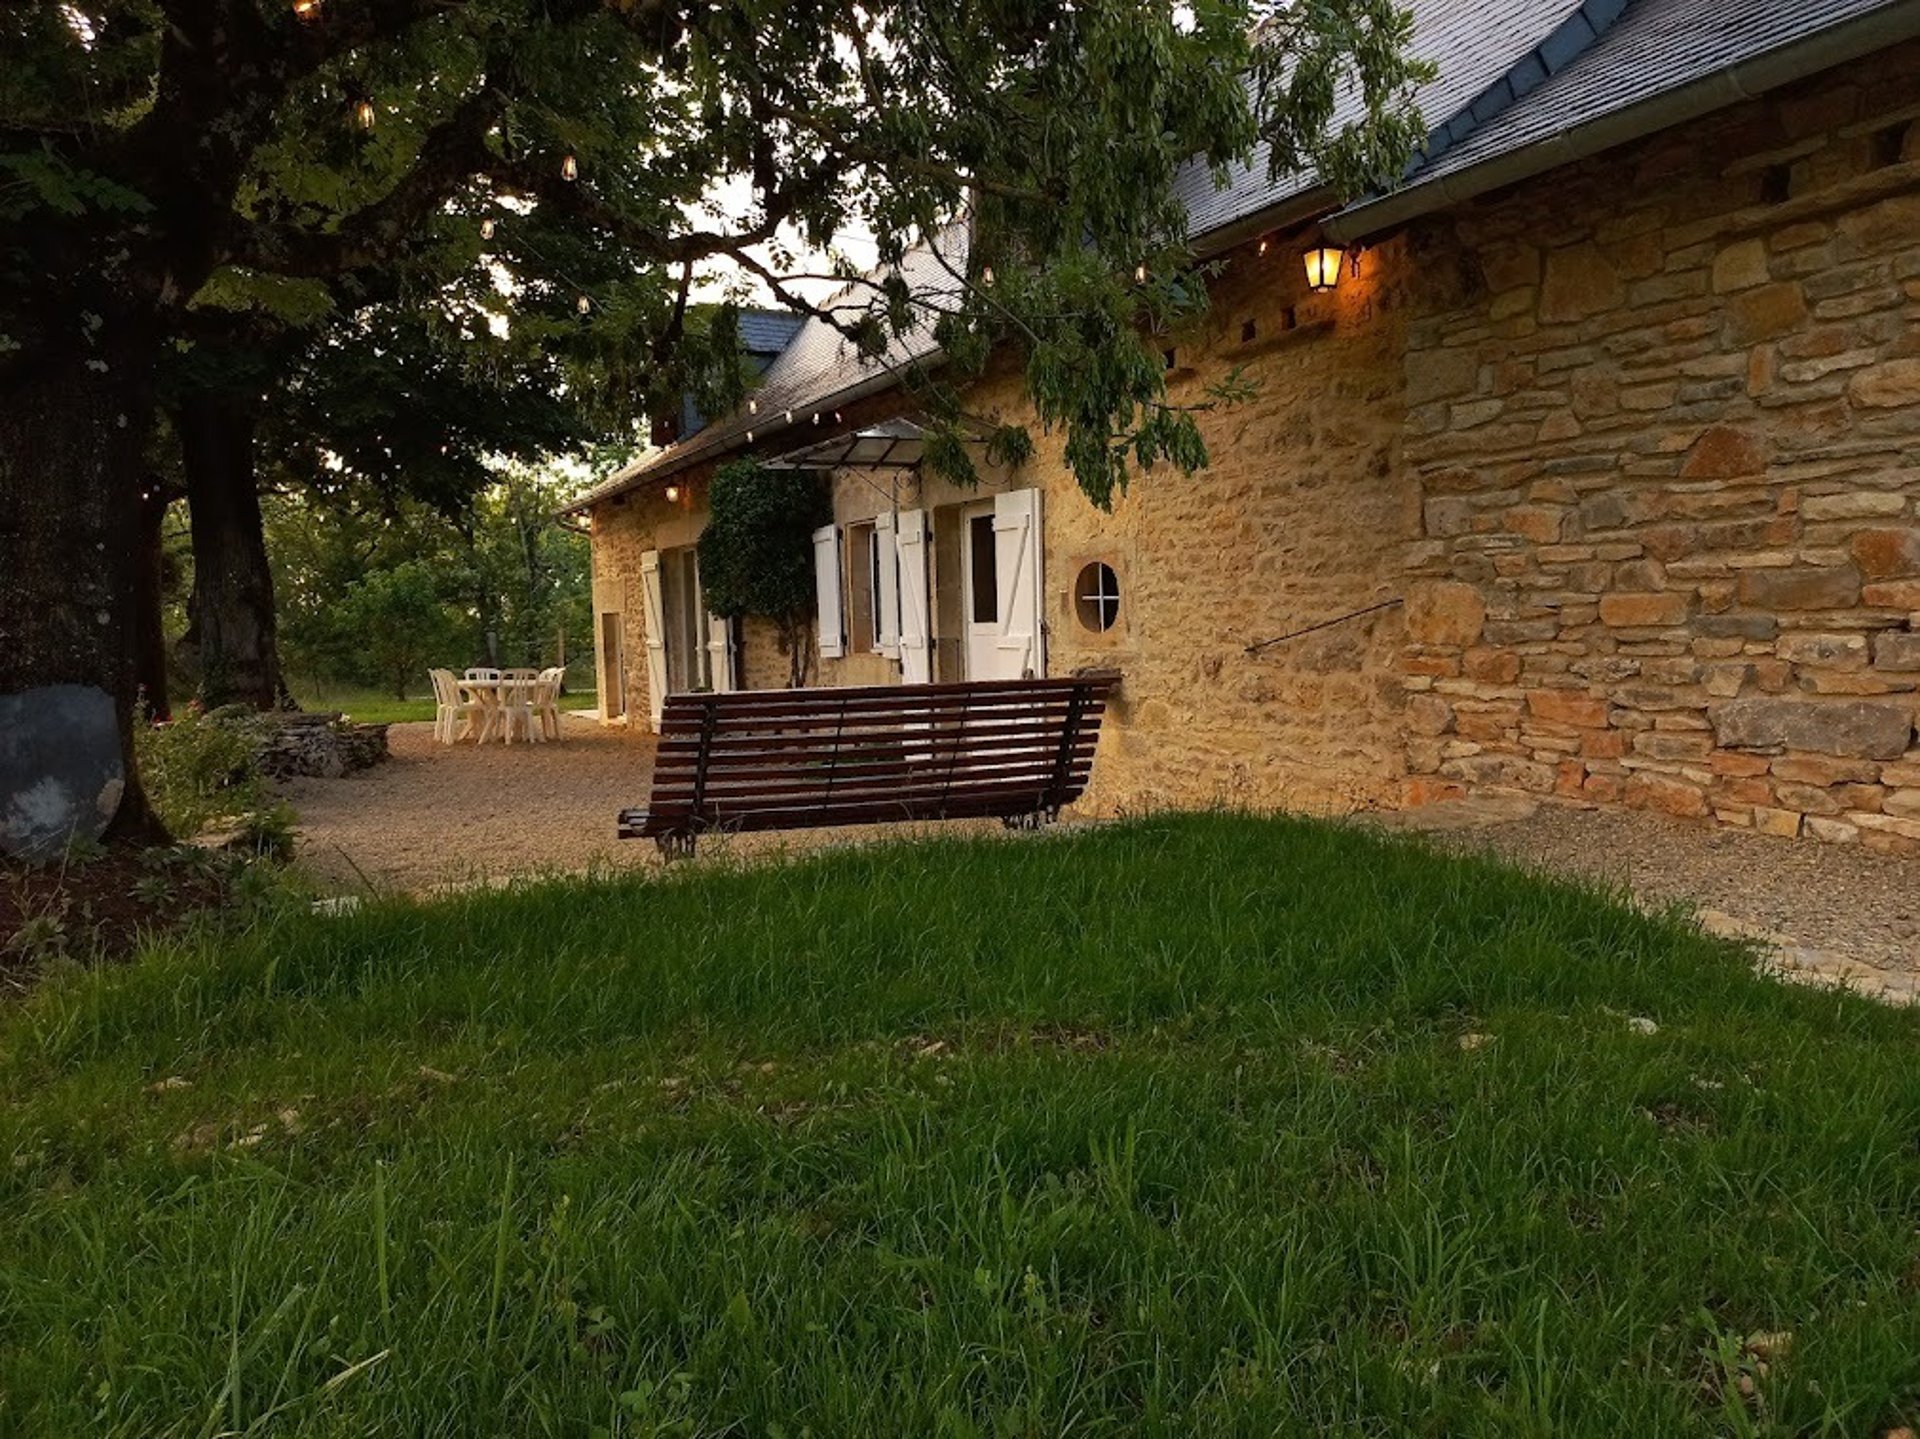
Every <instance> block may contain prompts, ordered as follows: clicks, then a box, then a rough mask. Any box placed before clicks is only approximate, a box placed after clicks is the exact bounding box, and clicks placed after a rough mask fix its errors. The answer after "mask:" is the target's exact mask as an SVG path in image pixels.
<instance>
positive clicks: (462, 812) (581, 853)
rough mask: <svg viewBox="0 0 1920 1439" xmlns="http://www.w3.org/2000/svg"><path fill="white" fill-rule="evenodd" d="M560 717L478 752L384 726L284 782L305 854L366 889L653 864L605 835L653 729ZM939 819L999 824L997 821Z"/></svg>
mask: <svg viewBox="0 0 1920 1439" xmlns="http://www.w3.org/2000/svg"><path fill="white" fill-rule="evenodd" d="M561 724H562V726H563V728H562V730H561V731H560V734H561V742H560V743H558V744H542V745H521V744H515V745H501V744H490V745H487V746H485V747H484V748H478V747H476V746H474V745H471V744H459V745H453V746H447V745H441V744H436V743H435V742H434V738H433V726H432V725H431V724H397V725H394V726H392V727H391V728H390V729H389V730H388V731H387V742H388V745H389V747H390V748H391V751H392V756H393V757H392V758H391V759H390V760H388V761H387V762H386V763H385V764H380V765H376V766H374V767H373V768H372V769H368V770H361V771H359V772H358V773H356V774H351V775H348V776H347V777H346V778H345V779H302V780H294V781H291V782H289V783H288V784H286V785H284V786H282V790H283V792H284V794H285V795H286V797H287V799H288V800H290V801H291V802H292V804H293V807H294V809H295V810H296V811H297V812H298V814H299V822H298V826H299V838H298V844H297V848H296V851H295V852H296V855H297V856H298V858H299V861H300V863H301V864H302V866H304V867H305V868H306V870H307V871H308V872H309V873H311V874H313V875H315V876H317V877H318V878H319V879H320V880H321V881H322V882H323V883H324V884H326V885H327V886H328V887H330V888H332V889H336V890H339V891H341V892H343V893H351V892H354V891H359V890H364V889H366V888H367V887H369V886H371V887H372V888H374V889H377V890H404V891H407V892H409V893H415V894H418V893H425V892H428V891H431V890H436V889H445V888H457V887H461V886H466V885H472V884H484V883H495V882H499V881H501V880H504V879H506V878H508V877H509V876H512V875H524V874H538V873H541V872H543V871H562V872H571V873H577V872H579V871H582V870H589V869H600V868H610V869H634V868H644V867H648V866H653V865H658V864H659V863H660V859H659V854H658V852H657V851H656V850H655V849H654V847H653V845H652V844H650V843H648V842H647V841H645V840H621V839H618V838H616V837H615V835H614V832H613V826H614V816H615V815H616V814H617V813H618V811H620V810H622V809H624V808H627V807H628V806H631V805H643V804H645V803H646V800H647V788H648V782H649V781H650V780H651V778H652V775H653V744H652V739H651V737H650V736H646V735H636V734H632V733H629V732H628V731H626V730H622V729H611V728H607V727H605V726H602V725H600V724H599V723H597V722H595V721H592V720H583V719H580V718H578V717H576V716H572V715H568V714H564V713H563V714H562V715H561ZM926 828H930V827H927V826H915V825H888V826H884V827H874V826H866V827H858V828H851V827H850V828H839V829H823V830H810V831H805V832H803V833H800V834H793V835H784V834H772V835H742V836H733V837H728V838H726V839H724V840H703V841H702V842H701V847H700V853H701V854H702V855H707V854H711V853H719V852H722V851H724V852H726V853H729V854H737V855H764V854H777V853H780V852H782V851H786V850H791V849H800V848H813V847H817V846H819V845H823V844H845V843H849V842H857V841H859V840H862V839H870V838H873V837H875V836H877V835H879V834H882V833H884V834H886V835H888V836H889V837H898V836H901V835H903V834H905V835H911V834H914V833H917V832H920V831H921V830H923V829H926ZM937 828H940V829H942V830H945V831H947V832H952V831H953V830H955V829H964V828H977V829H978V830H979V831H980V832H981V833H990V834H1000V833H1002V830H1001V828H1000V826H999V825H998V824H997V823H994V822H993V821H991V820H988V821H984V822H979V823H977V824H975V823H971V822H970V823H969V824H967V825H943V826H938V827H937Z"/></svg>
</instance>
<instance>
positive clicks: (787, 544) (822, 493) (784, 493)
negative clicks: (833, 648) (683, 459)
mask: <svg viewBox="0 0 1920 1439" xmlns="http://www.w3.org/2000/svg"><path fill="white" fill-rule="evenodd" d="M708 502H709V504H710V506H711V507H712V510H713V518H712V519H711V520H710V521H709V522H708V524H707V528H706V529H705V531H703V532H702V534H701V536H700V584H701V588H702V589H703V591H704V592H705V596H706V604H707V608H708V610H710V611H711V612H712V613H714V614H716V615H719V616H720V617H721V618H723V619H739V618H742V617H744V616H746V615H759V616H762V617H763V618H766V619H770V620H772V621H773V622H774V623H775V624H776V625H777V626H779V630H780V652H781V653H782V654H784V655H786V656H787V658H788V675H787V683H788V684H789V685H792V686H798V685H800V684H802V683H804V682H805V680H806V669H807V646H806V626H807V621H808V619H809V618H811V616H812V614H813V609H814V576H813V532H814V531H815V530H816V529H818V528H819V527H820V526H822V525H824V524H827V523H829V522H831V521H832V519H833V507H832V504H831V502H830V501H829V500H828V498H827V493H826V490H825V489H824V488H823V487H822V486H821V484H820V478H819V476H818V475H815V474H812V473H810V472H806V471H784V472H783V471H775V470H769V469H766V468H764V467H763V466H761V465H759V464H757V463H755V462H754V461H752V460H740V461H737V462H736V463H734V464H731V465H726V466H723V467H722V468H721V469H720V471H719V473H717V474H716V475H715V476H714V477H713V490H712V493H711V494H710V496H709V500H708Z"/></svg>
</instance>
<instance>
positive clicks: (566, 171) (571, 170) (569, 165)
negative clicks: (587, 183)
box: [560, 155, 580, 180]
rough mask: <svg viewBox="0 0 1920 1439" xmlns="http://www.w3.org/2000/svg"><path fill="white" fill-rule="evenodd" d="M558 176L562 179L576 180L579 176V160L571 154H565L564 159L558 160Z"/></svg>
mask: <svg viewBox="0 0 1920 1439" xmlns="http://www.w3.org/2000/svg"><path fill="white" fill-rule="evenodd" d="M560 178H561V179H562V180H578V179H579V178H580V162H579V161H578V160H576V159H574V158H573V156H571V155H569V156H567V158H566V159H564V160H562V161H561V162H560Z"/></svg>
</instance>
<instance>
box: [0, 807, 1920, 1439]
mask: <svg viewBox="0 0 1920 1439" xmlns="http://www.w3.org/2000/svg"><path fill="white" fill-rule="evenodd" d="M1916 1038H1917V1035H1916V1019H1915V1017H1914V1016H1913V1015H1910V1014H1908V1013H1905V1012H1899V1011H1894V1010H1890V1009H1884V1008H1881V1007H1879V1006H1876V1005H1874V1004H1872V1003H1870V1002H1868V1001H1865V1000H1861V999H1857V998H1853V997H1849V996H1844V995H1836V994H1830V993H1822V992H1817V991H1812V990H1806V989H1797V988H1790V987H1786V986H1783V985H1778V984H1775V983H1772V982H1769V981H1766V980H1763V979H1760V978H1756V977H1755V976H1754V975H1752V974H1751V973H1750V972H1749V969H1748V967H1747V965H1746V963H1745V962H1744V959H1743V956H1742V954H1741V952H1740V951H1739V950H1737V949H1735V948H1733V947H1731V946H1728V945H1725V944H1722V943H1720V942H1717V941H1712V940H1709V939H1706V938H1704V937H1701V936H1700V935H1698V934H1696V933H1694V932H1692V931H1691V930H1689V929H1688V928H1685V927H1683V926H1682V925H1680V924H1678V923H1675V922H1670V921H1664V920H1655V919H1649V918H1644V917H1641V916H1638V915H1635V914H1633V913H1631V912H1629V911H1628V910H1626V909H1624V908H1622V907H1620V906H1618V905H1616V904H1614V903H1612V902H1610V901H1608V900H1607V899H1606V898H1604V897H1602V896H1599V895H1595V894H1592V893H1587V892H1582V891H1579V890H1576V889H1573V888H1569V887H1564V886H1559V885H1550V884H1546V883H1542V882H1540V881H1537V880H1534V879H1530V878H1527V877H1525V876H1522V875H1519V874H1517V873H1515V872H1513V871H1510V870H1505V869H1502V868H1498V867H1495V866H1493V865H1491V864H1488V863H1484V862H1480V861H1474V860H1467V859H1460V858H1446V857H1438V856H1435V855H1432V854H1429V853H1427V852H1425V851H1424V850H1422V849H1421V848H1419V847H1418V846H1416V845H1414V844H1412V843H1409V842H1401V841H1389V840H1382V839H1376V838H1371V837H1369V836H1367V835H1365V834H1362V833H1359V832H1356V831H1353V830H1347V829H1338V828H1332V827H1327V826H1322V825H1316V824H1310V823H1304V822H1280V821H1258V820H1252V819H1240V818H1232V817H1226V816H1203V817H1192V818H1164V819H1153V820H1147V821H1140V822H1135V823H1130V824H1127V825H1123V826H1119V827H1115V828H1109V829H1101V830H1097V831H1084V832H1080V833H1075V834H1071V835H1065V836H1055V837H1052V838H1048V839H1045V840H1040V841H1035V842H1028V843H1012V844H1010V843H1001V842H995V841H990V840H966V839H956V840H951V841H947V842H935V843H927V844H920V845H914V846H888V847H880V848H873V849H864V850H855V851H841V852H837V853H832V854H827V855H823V856H820V857H816V858H812V859H808V860H805V861H803V862H797V863H793V864H790V865H785V866H779V867H760V868H754V869H749V870H745V871H738V872H729V871H728V870H726V869H725V868H719V867H712V866H707V865H695V866H688V867H683V868H681V869H679V870H676V871H674V872H672V873H670V874H669V875H667V876H666V877H665V878H646V877H628V878H622V879H610V880H604V881H587V880H581V881H577V882H559V883H552V884H546V885H541V886H536V887H528V888H525V889H521V890H514V891H509V892H506V893H492V894H484V895H481V894H476V895H473V896H470V897H462V898H456V899H453V900H449V901H444V902H440V903H436V904H433V905H419V904H408V903H401V902H393V903H383V904H381V905H379V906H376V907H373V908H371V909H369V910H367V911H364V912H362V913H360V914H358V915H356V916H352V917H348V918H342V919H333V920H328V919H320V918H313V917H306V916H299V917H288V918H285V919H283V920H280V921H277V922H269V923H263V924H262V925H260V926H258V927H257V928H256V929H255V930H254V931H253V932H251V933H248V934H246V935H243V936H241V937H239V938H237V939H230V940H227V941H208V942H205V943H201V944H198V945H194V944H184V943H183V944H181V945H178V946H175V947H171V948H162V949H157V950H154V951H152V952H150V953H149V954H148V955H147V956H146V957H145V958H144V959H143V960H142V961H141V962H139V963H137V964H135V965H133V966H130V967H125V968H120V969H109V970H105V971H100V972H95V973H89V974H83V975H70V976H66V977H63V978H60V979H58V980H56V981H55V982H53V983H50V984H49V985H48V986H46V987H45V988H43V989H42V990H41V991H40V992H38V993H37V994H36V995H34V996H33V997H32V998H30V999H29V1000H28V1001H26V1002H25V1003H23V1004H20V1005H17V1006H15V1007H13V1008H12V1009H10V1010H9V1011H7V1012H6V1013H5V1015H4V1016H3V1017H0V1096H4V1098H0V1236H4V1237H3V1238H0V1432H4V1433H21V1434H33V1435H69V1434H71V1435H89V1436H93V1435H128V1436H133V1435H139V1436H152V1435H208V1434H215V1433H246V1434H275V1435H290V1434H303V1435H305V1434H311V1435H320V1434H325V1435H371V1434H381V1435H400V1434H406V1435H414V1434H432V1435H498V1434H511V1435H534V1434H540V1435H547V1434H552V1435H580V1436H589V1435H594V1434H601V1435H622V1436H626V1435H709V1436H718V1435H739V1436H783V1435H784V1436H788V1439H797V1436H800V1435H802V1434H812V1435H817V1436H823V1439H824V1436H853V1435H912V1436H931V1435H940V1436H975V1435H979V1436H987V1435H991V1436H1013V1435H1118V1434H1128V1435H1131V1434H1152V1435H1182V1436H1187V1435H1209V1436H1210V1435H1249V1436H1256V1435H1257V1436H1274V1435H1301V1436H1307V1435H1323V1434H1339V1435H1356V1436H1361V1435H1365V1436H1373V1435H1387V1434H1418V1435H1434V1436H1455V1435H1494V1434H1498V1435H1542V1436H1544V1435H1548V1434H1553V1435H1593V1436H1608V1439H1622V1436H1635V1439H1638V1436H1652V1435H1666V1434H1700V1435H1723V1434H1734V1435H1737V1434H1769V1435H1789V1434H1792V1435H1806V1434H1831V1435H1836V1436H1838V1435H1845V1436H1876V1435H1879V1434H1880V1433H1881V1432H1882V1431H1883V1430H1885V1429H1886V1428H1887V1427H1889V1426H1891V1425H1894V1424H1896V1423H1899V1422H1902V1421H1906V1420H1911V1419H1912V1417H1913V1416H1914V1415H1915V1413H1916V1412H1920V1149H1917V1148H1916V1144H1917V1142H1920V1044H1917V1043H1916ZM1783 1336H1790V1337H1783Z"/></svg>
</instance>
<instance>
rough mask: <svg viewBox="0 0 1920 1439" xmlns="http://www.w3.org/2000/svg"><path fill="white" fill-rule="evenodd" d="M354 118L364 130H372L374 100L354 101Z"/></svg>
mask: <svg viewBox="0 0 1920 1439" xmlns="http://www.w3.org/2000/svg"><path fill="white" fill-rule="evenodd" d="M353 118H354V119H355V120H357V121H358V122H359V124H360V128H361V129H362V130H371V129H372V128H373V121H374V113H373V101H371V100H356V101H354V104H353Z"/></svg>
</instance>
